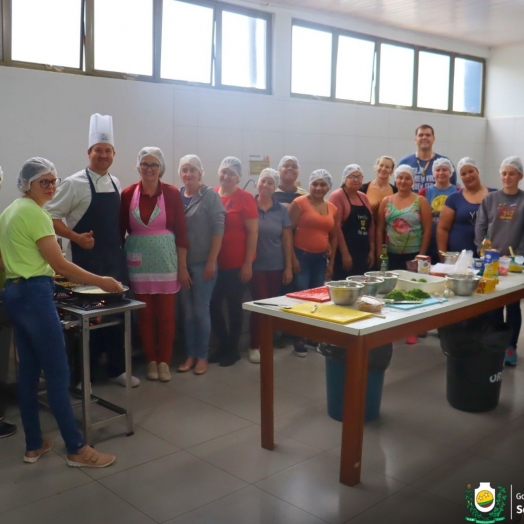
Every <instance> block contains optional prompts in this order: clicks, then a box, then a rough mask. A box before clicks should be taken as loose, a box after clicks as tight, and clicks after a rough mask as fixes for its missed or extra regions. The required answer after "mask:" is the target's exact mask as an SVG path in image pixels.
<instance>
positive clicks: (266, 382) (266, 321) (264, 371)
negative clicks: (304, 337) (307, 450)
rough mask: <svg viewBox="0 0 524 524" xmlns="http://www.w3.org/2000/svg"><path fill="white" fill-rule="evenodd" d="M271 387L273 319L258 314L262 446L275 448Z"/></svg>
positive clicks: (272, 392)
mask: <svg viewBox="0 0 524 524" xmlns="http://www.w3.org/2000/svg"><path fill="white" fill-rule="evenodd" d="M273 396H274V387H273V320H272V318H271V317H270V316H269V315H260V411H261V429H262V447H263V448H265V449H274V448H275V428H274V423H275V420H274V418H275V417H274V409H273V408H274V399H273Z"/></svg>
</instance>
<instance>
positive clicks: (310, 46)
mask: <svg viewBox="0 0 524 524" xmlns="http://www.w3.org/2000/svg"><path fill="white" fill-rule="evenodd" d="M332 41H333V36H332V34H331V33H330V32H328V31H320V30H317V29H310V28H308V27H302V26H299V25H294V26H293V35H292V55H291V92H292V93H299V94H303V95H313V96H330V95H331V52H332Z"/></svg>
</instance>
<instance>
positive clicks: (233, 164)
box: [218, 156, 242, 180]
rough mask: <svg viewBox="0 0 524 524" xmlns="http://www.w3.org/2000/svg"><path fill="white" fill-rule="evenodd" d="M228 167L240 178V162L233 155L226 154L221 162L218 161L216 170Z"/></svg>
mask: <svg viewBox="0 0 524 524" xmlns="http://www.w3.org/2000/svg"><path fill="white" fill-rule="evenodd" d="M226 168H229V169H231V170H232V171H234V172H235V173H236V175H237V177H238V179H239V180H240V179H241V178H242V162H240V160H239V159H238V158H236V157H234V156H226V158H224V160H222V162H220V167H219V168H218V172H219V173H220V171H222V169H226Z"/></svg>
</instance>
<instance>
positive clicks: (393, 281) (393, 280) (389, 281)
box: [364, 271, 398, 295]
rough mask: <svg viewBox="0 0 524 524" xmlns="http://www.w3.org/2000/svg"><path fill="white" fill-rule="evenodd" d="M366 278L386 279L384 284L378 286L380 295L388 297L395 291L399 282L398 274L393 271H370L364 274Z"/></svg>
mask: <svg viewBox="0 0 524 524" xmlns="http://www.w3.org/2000/svg"><path fill="white" fill-rule="evenodd" d="M364 276H366V277H379V278H383V279H384V283H383V284H380V286H378V293H379V295H387V294H388V293H389V292H390V291H393V290H394V289H395V286H396V285H397V280H398V273H393V271H368V272H367V273H364Z"/></svg>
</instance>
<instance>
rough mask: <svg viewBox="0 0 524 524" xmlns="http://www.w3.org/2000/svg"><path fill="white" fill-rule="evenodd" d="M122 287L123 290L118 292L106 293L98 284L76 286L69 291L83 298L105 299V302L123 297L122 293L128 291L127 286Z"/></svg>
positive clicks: (92, 299)
mask: <svg viewBox="0 0 524 524" xmlns="http://www.w3.org/2000/svg"><path fill="white" fill-rule="evenodd" d="M122 288H123V291H121V292H119V293H107V292H106V291H104V290H103V289H102V288H99V287H98V286H76V287H74V288H72V289H71V293H73V295H74V296H76V297H81V298H83V299H84V300H89V301H95V300H105V301H107V302H114V301H116V300H120V299H122V298H124V295H125V294H126V293H127V291H129V288H128V287H127V286H122Z"/></svg>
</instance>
